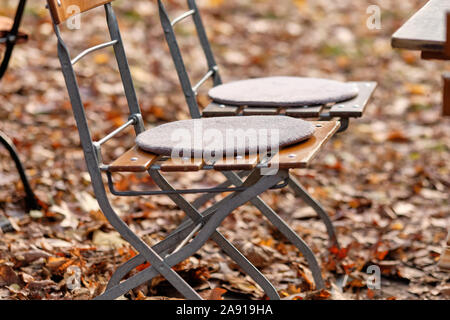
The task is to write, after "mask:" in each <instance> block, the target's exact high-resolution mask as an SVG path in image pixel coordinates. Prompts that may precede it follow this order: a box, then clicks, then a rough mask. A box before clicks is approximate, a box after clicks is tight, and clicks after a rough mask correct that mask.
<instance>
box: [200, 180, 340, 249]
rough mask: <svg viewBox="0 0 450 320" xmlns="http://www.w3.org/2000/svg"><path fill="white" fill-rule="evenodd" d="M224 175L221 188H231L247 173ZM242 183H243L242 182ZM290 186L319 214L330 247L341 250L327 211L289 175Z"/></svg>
mask: <svg viewBox="0 0 450 320" xmlns="http://www.w3.org/2000/svg"><path fill="white" fill-rule="evenodd" d="M223 174H224V175H225V176H226V177H227V179H228V180H227V181H226V182H224V183H222V184H221V185H220V187H224V188H226V187H229V186H230V185H233V184H234V185H236V184H235V183H240V182H238V180H237V179H233V178H236V177H240V178H242V177H243V176H245V172H241V174H239V176H237V175H236V173H234V172H223ZM241 182H242V181H241ZM289 186H290V187H291V189H292V190H293V191H294V193H295V195H296V196H297V197H299V198H301V199H302V200H303V201H304V202H305V203H306V204H307V205H309V206H310V207H311V208H313V210H314V211H315V212H316V213H317V215H318V216H319V218H320V219H321V220H322V221H323V223H324V224H325V227H326V228H327V233H328V236H329V238H330V239H329V241H330V246H335V247H337V248H340V246H339V241H338V238H337V234H336V230H335V229H334V226H333V222H332V221H331V219H330V216H329V215H328V214H327V213H326V211H325V209H324V208H323V207H322V206H321V205H320V203H318V202H317V201H316V200H314V199H313V198H312V197H311V195H310V194H309V193H308V192H307V191H306V190H305V189H304V188H303V187H302V186H301V184H300V183H299V182H298V181H297V180H296V179H295V178H294V177H293V176H292V175H289ZM215 196H216V195H215V194H205V195H203V196H201V197H199V198H197V199H196V200H195V201H194V202H193V205H194V207H196V208H200V207H201V206H203V205H204V204H205V203H206V202H208V201H209V200H211V199H213V198H214V197H215ZM261 201H262V200H261V199H260V200H259V201H258V205H256V204H255V203H254V202H253V201H252V204H253V205H255V206H256V207H257V208H258V209H259V207H260V206H262V204H261V203H260V202H261Z"/></svg>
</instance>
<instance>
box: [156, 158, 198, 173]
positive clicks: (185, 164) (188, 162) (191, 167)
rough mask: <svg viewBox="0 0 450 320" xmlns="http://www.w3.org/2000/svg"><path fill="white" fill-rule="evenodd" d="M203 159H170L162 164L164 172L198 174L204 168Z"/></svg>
mask: <svg viewBox="0 0 450 320" xmlns="http://www.w3.org/2000/svg"><path fill="white" fill-rule="evenodd" d="M203 164H204V162H203V159H168V160H166V161H162V162H161V163H160V166H161V171H163V172H196V171H200V170H201V169H202V168H203Z"/></svg>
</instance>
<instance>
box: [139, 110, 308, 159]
mask: <svg viewBox="0 0 450 320" xmlns="http://www.w3.org/2000/svg"><path fill="white" fill-rule="evenodd" d="M314 130H315V127H314V126H313V125H312V124H311V123H309V122H307V121H304V120H300V119H294V118H291V117H286V116H249V117H220V118H202V119H193V120H182V121H176V122H171V123H167V124H164V125H161V126H158V127H155V128H152V129H150V130H147V131H145V132H143V133H141V134H140V135H139V136H138V137H137V139H136V143H137V145H138V146H139V147H140V148H141V149H143V150H144V151H147V152H151V153H155V154H159V155H165V156H172V157H173V156H174V155H175V156H176V157H196V158H201V157H205V158H207V157H208V156H209V155H211V156H213V157H217V156H225V155H232V156H236V155H241V156H243V155H246V154H255V153H261V152H264V151H265V150H274V149H275V148H279V149H281V148H283V147H285V146H289V145H292V144H296V143H298V142H301V141H303V140H307V139H309V138H310V137H311V136H312V135H313V134H314ZM195 137H197V138H195Z"/></svg>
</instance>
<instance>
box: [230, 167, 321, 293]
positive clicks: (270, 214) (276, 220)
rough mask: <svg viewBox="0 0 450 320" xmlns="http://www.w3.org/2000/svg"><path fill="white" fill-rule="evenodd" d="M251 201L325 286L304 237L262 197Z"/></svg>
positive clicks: (235, 178) (233, 179) (318, 283)
mask: <svg viewBox="0 0 450 320" xmlns="http://www.w3.org/2000/svg"><path fill="white" fill-rule="evenodd" d="M226 175H227V178H228V179H229V180H230V181H231V182H232V183H233V184H234V185H240V184H241V183H242V180H240V178H239V177H238V176H237V175H236V174H234V173H232V172H228V173H226ZM239 181H240V182H239ZM251 202H252V204H253V205H254V206H255V207H256V208H258V209H259V211H261V213H262V214H263V215H264V216H265V217H266V218H267V219H268V220H269V221H270V222H271V223H272V224H273V225H274V226H275V227H276V228H277V229H278V230H279V231H280V232H281V233H282V234H283V235H284V236H285V237H286V238H287V239H288V240H289V241H290V242H291V243H292V244H294V245H295V246H296V247H297V249H298V250H299V251H300V252H301V253H302V254H303V255H304V256H305V258H306V260H307V261H308V264H309V266H310V268H311V272H312V274H313V277H314V282H315V284H316V287H317V288H318V289H323V288H325V283H324V281H323V278H322V273H321V270H320V267H319V264H318V262H317V260H316V258H315V256H314V253H313V252H312V250H311V249H310V248H309V246H308V245H307V244H306V243H305V242H304V241H303V239H301V238H300V237H299V236H298V235H297V233H295V232H294V231H293V230H292V229H291V228H290V227H289V226H288V225H287V224H286V223H285V222H284V221H283V220H282V219H281V218H280V217H279V216H278V214H277V213H276V212H275V211H273V209H272V208H271V207H269V206H268V205H267V204H266V203H265V202H264V201H263V200H262V199H261V198H260V197H255V198H254V199H252V200H251Z"/></svg>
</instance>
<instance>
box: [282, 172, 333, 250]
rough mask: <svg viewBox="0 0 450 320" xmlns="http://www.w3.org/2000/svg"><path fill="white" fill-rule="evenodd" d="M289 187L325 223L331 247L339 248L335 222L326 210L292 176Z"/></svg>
mask: <svg viewBox="0 0 450 320" xmlns="http://www.w3.org/2000/svg"><path fill="white" fill-rule="evenodd" d="M289 186H290V187H291V189H292V190H293V191H294V193H295V194H296V196H297V197H299V198H301V199H302V200H303V201H304V202H305V203H306V204H308V205H309V206H310V207H311V208H313V209H314V211H316V213H317V214H318V215H319V217H320V218H321V219H322V221H323V222H324V224H325V226H326V228H327V233H328V236H329V237H330V245H331V246H336V247H337V248H339V241H338V238H337V235H336V230H335V229H334V225H333V222H332V221H331V219H330V216H329V215H328V214H327V212H326V211H325V209H324V208H323V207H322V206H321V205H320V203H318V202H317V201H316V200H314V199H313V197H311V195H310V194H309V193H308V192H307V191H306V190H305V189H304V188H303V187H302V185H301V184H300V183H299V182H298V181H297V180H296V179H295V178H294V177H293V176H292V175H290V176H289Z"/></svg>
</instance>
